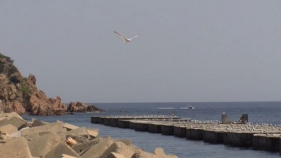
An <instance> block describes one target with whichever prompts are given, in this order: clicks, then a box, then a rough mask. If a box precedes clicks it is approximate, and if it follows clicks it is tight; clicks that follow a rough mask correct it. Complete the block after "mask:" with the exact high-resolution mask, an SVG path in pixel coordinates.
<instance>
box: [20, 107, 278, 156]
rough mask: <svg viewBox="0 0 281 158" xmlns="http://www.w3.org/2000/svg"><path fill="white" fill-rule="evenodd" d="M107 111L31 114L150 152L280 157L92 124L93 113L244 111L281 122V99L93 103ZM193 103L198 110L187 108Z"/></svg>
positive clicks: (196, 116)
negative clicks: (94, 132)
mask: <svg viewBox="0 0 281 158" xmlns="http://www.w3.org/2000/svg"><path fill="white" fill-rule="evenodd" d="M89 104H93V105H95V106H97V107H98V108H101V109H103V110H105V112H103V113H74V114H73V115H65V116H30V115H27V114H25V115H23V116H22V117H23V118H24V119H26V120H31V119H32V118H35V119H39V120H43V121H47V122H55V121H56V120H60V121H63V122H67V123H70V124H73V125H76V126H80V127H82V126H86V127H89V128H96V129H99V136H100V137H104V136H107V135H109V136H111V137H112V138H114V139H130V140H132V142H133V144H134V145H136V146H138V147H140V148H142V149H144V150H145V151H148V152H153V151H154V149H155V148H158V147H160V148H163V149H164V151H165V153H166V154H174V155H177V156H178V157H179V158H240V157H241V158H257V157H259V158H277V157H279V158H280V155H279V153H276V152H267V151H259V150H253V149H252V148H240V147H232V146H226V145H223V144H209V143H204V142H203V141H193V140H187V139H185V138H177V137H174V136H164V135H161V134H153V133H147V132H138V131H134V130H132V129H121V128H116V127H109V126H105V125H101V124H92V123H91V117H92V116H116V115H118V116H121V115H129V116H132V115H137V116H138V115H157V114H161V115H175V116H178V117H181V118H190V119H193V120H202V121H204V120H212V121H216V120H217V121H221V114H222V113H223V112H225V113H226V115H228V116H229V118H231V119H232V120H233V121H238V119H239V117H240V116H241V115H242V114H248V119H249V122H252V123H258V124H262V123H266V124H272V125H281V115H280V114H281V102H175V103H174V102H168V103H89ZM188 106H192V107H194V109H184V108H185V107H188Z"/></svg>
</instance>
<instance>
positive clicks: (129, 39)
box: [114, 31, 140, 42]
mask: <svg viewBox="0 0 281 158" xmlns="http://www.w3.org/2000/svg"><path fill="white" fill-rule="evenodd" d="M114 33H116V34H117V35H119V36H120V37H122V38H123V39H124V42H131V40H132V39H133V38H136V37H138V36H140V35H136V36H133V37H131V38H127V37H125V36H124V35H122V34H121V33H118V32H116V31H114Z"/></svg>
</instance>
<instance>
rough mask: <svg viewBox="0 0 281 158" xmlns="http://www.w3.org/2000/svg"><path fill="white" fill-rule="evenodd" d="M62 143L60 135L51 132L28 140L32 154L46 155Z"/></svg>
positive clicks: (36, 155)
mask: <svg viewBox="0 0 281 158" xmlns="http://www.w3.org/2000/svg"><path fill="white" fill-rule="evenodd" d="M59 143H60V136H58V135H57V134H55V133H53V132H51V133H47V134H44V135H42V136H39V137H37V138H35V139H33V140H32V141H29V142H28V146H29V150H30V152H31V154H32V156H35V157H40V156H45V154H46V153H48V152H49V151H50V150H51V149H52V148H53V147H54V146H56V145H57V144H59Z"/></svg>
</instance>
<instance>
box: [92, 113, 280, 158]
mask: <svg viewBox="0 0 281 158" xmlns="http://www.w3.org/2000/svg"><path fill="white" fill-rule="evenodd" d="M245 116H247V115H245ZM245 118H246V119H243V118H242V119H240V120H246V121H244V122H246V123H244V124H243V123H241V121H240V122H239V123H233V122H231V123H230V124H222V123H220V122H218V121H198V120H190V119H181V118H178V117H174V116H173V117H170V116H163V115H161V116H159V115H156V116H118V117H116V116H113V117H92V118H91V122H92V123H100V124H104V125H108V126H112V127H119V128H129V129H133V130H135V131H145V132H149V133H161V134H162V135H173V136H175V137H182V138H186V139H188V140H199V141H200V140H201V141H204V142H207V143H213V144H225V145H231V146H237V147H253V149H257V150H265V151H274V152H280V154H281V146H280V144H281V142H280V141H281V139H280V138H281V127H278V126H272V125H268V124H260V125H258V124H255V125H254V124H251V123H247V122H248V121H247V117H245ZM223 119H224V120H226V121H225V122H224V123H227V118H223ZM242 122H243V121H242Z"/></svg>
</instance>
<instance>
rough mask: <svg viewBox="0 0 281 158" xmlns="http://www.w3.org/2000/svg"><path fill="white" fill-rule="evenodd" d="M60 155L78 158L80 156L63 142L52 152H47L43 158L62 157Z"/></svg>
mask: <svg viewBox="0 0 281 158" xmlns="http://www.w3.org/2000/svg"><path fill="white" fill-rule="evenodd" d="M62 155H69V156H73V157H77V158H80V156H79V155H78V154H77V153H76V152H75V151H74V150H73V149H71V148H70V147H69V146H68V145H66V144H65V143H63V142H61V143H59V144H58V145H56V146H55V147H54V148H52V150H51V151H49V152H48V153H47V154H46V155H45V156H44V157H43V158H56V157H58V158H60V157H62Z"/></svg>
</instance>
